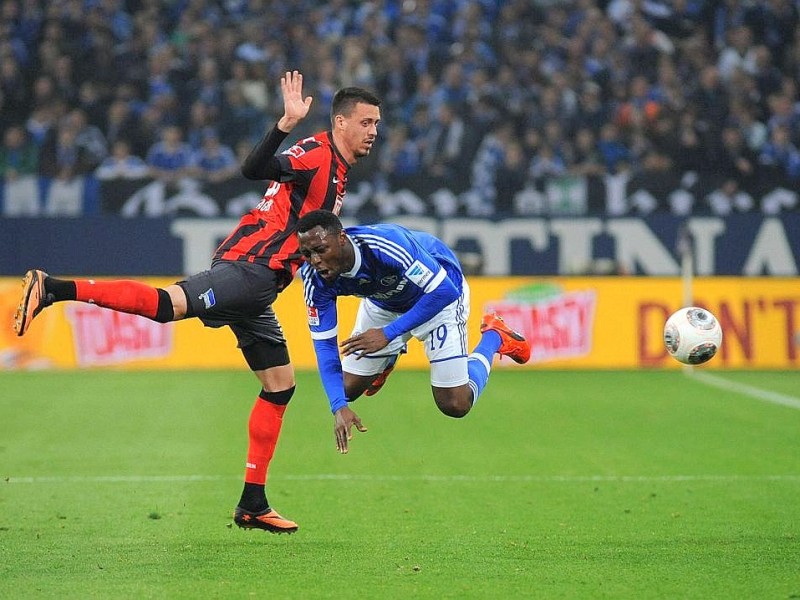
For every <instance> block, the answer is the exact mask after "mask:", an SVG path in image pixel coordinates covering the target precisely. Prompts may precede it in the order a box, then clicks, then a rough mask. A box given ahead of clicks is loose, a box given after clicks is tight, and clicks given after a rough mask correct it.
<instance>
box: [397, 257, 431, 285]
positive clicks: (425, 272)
mask: <svg viewBox="0 0 800 600" xmlns="http://www.w3.org/2000/svg"><path fill="white" fill-rule="evenodd" d="M403 274H404V275H405V276H406V277H407V278H408V279H409V281H411V282H412V283H415V284H416V285H417V286H418V287H421V288H424V287H425V285H426V284H427V283H428V282H429V281H430V280H431V278H432V277H433V271H431V270H430V269H429V268H428V267H426V266H425V265H423V264H422V263H421V262H419V261H418V260H415V261H414V262H413V263H411V266H410V267H408V269H406V272H405V273H403Z"/></svg>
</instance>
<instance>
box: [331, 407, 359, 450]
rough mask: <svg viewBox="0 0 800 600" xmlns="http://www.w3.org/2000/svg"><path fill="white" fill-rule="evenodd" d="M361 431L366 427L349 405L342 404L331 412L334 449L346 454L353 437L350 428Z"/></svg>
mask: <svg viewBox="0 0 800 600" xmlns="http://www.w3.org/2000/svg"><path fill="white" fill-rule="evenodd" d="M353 427H355V428H356V429H357V430H358V431H360V432H361V433H364V432H365V431H366V430H367V428H366V427H364V425H362V424H361V418H360V417H359V416H358V415H357V414H356V413H355V412H353V410H352V409H351V408H350V407H349V406H343V407H342V408H340V409H339V410H337V411H336V412H335V413H334V414H333V434H334V436H335V437H336V449H337V450H338V451H339V452H340V453H341V454H347V451H348V450H349V449H350V448H349V444H348V443H349V441H350V440H352V439H353V432H352V428H353Z"/></svg>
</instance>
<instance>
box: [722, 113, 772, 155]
mask: <svg viewBox="0 0 800 600" xmlns="http://www.w3.org/2000/svg"><path fill="white" fill-rule="evenodd" d="M731 122H732V123H733V124H735V125H736V126H737V127H738V128H739V129H740V130H741V131H742V135H743V136H744V139H745V142H747V147H748V148H750V150H753V151H754V152H756V153H758V152H759V151H760V150H761V147H762V146H763V145H764V142H766V141H767V138H768V136H769V130H768V129H767V126H766V125H764V123H762V122H761V121H759V120H758V119H757V118H756V107H755V106H753V105H752V104H750V103H748V102H744V101H739V102H735V103H733V104H732V105H731Z"/></svg>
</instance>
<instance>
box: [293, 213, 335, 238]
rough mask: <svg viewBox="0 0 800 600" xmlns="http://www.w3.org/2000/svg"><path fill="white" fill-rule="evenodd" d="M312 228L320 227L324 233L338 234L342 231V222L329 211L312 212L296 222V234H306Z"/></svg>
mask: <svg viewBox="0 0 800 600" xmlns="http://www.w3.org/2000/svg"><path fill="white" fill-rule="evenodd" d="M314 227H322V229H324V230H325V231H328V232H330V233H334V234H338V233H339V232H340V231H341V230H342V229H344V227H343V225H342V222H341V221H340V220H339V217H337V216H336V215H335V214H333V213H332V212H331V211H329V210H312V211H311V212H309V213H306V214H304V215H303V216H302V217H300V219H299V220H298V221H297V233H306V232H307V231H311V230H312V229H314Z"/></svg>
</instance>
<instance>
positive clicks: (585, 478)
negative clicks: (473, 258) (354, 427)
mask: <svg viewBox="0 0 800 600" xmlns="http://www.w3.org/2000/svg"><path fill="white" fill-rule="evenodd" d="M275 477H276V478H280V479H284V480H287V481H366V482H383V481H389V482H395V481H397V482H408V481H423V482H443V483H461V482H465V483H672V482H692V481H696V482H726V483H728V482H735V481H797V482H800V475H791V474H787V475H358V474H347V473H318V474H309V475H282V476H280V475H276V476H275ZM240 479H241V478H240V477H231V476H229V477H223V476H218V475H108V476H104V475H99V476H82V475H76V476H63V477H62V476H41V477H6V478H5V479H4V480H3V481H2V483H29V484H30V483H45V484H61V483H165V482H166V483H191V482H196V481H212V482H213V481H234V480H236V481H238V480H240Z"/></svg>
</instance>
